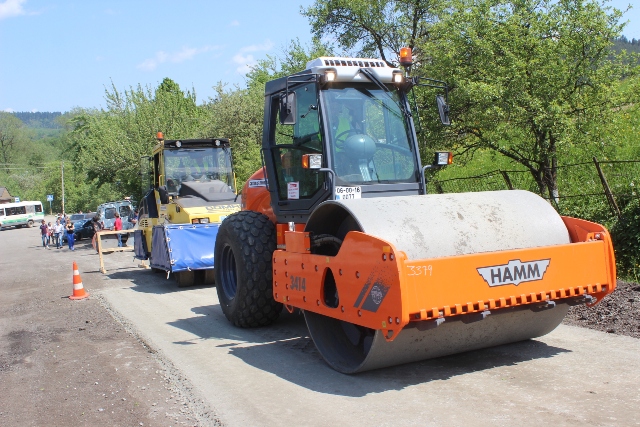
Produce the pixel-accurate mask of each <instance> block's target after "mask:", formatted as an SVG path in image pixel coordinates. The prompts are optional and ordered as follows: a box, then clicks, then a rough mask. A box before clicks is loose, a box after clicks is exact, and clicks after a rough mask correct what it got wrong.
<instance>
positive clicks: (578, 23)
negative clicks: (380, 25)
mask: <svg viewBox="0 0 640 427" xmlns="http://www.w3.org/2000/svg"><path fill="white" fill-rule="evenodd" d="M605 4H606V2H605ZM447 12H448V14H446V15H443V16H442V19H441V20H440V21H439V22H438V23H437V24H435V25H434V26H433V27H432V35H431V37H430V38H429V39H427V40H424V42H423V43H422V51H423V52H434V54H433V55H431V56H429V57H424V58H421V62H420V69H419V73H420V74H425V75H431V76H435V77H438V78H440V79H442V80H446V81H448V82H449V84H450V85H451V95H452V98H451V107H452V119H453V122H454V124H453V126H452V127H451V129H450V132H449V133H448V136H449V137H450V139H449V140H450V142H451V144H452V145H453V146H455V147H458V148H459V149H460V151H461V152H470V153H472V152H473V151H475V150H478V149H490V150H494V151H496V152H498V153H500V154H501V155H503V156H506V157H508V158H509V159H511V160H513V161H514V162H517V163H519V164H521V165H523V166H525V167H526V168H527V169H528V170H529V171H530V173H531V175H532V176H533V178H534V180H535V182H536V183H537V185H538V187H539V191H540V193H541V194H548V195H549V197H554V195H555V194H557V193H556V192H557V187H556V173H557V159H558V156H559V154H560V152H561V151H562V150H566V149H568V148H570V147H571V146H573V145H585V144H590V143H596V142H599V139H600V137H601V136H602V135H599V134H598V131H597V130H598V128H599V126H600V127H601V125H603V124H604V123H607V122H608V121H609V120H611V117H612V115H615V114H619V111H620V108H621V107H623V106H624V105H626V104H629V103H630V102H632V101H634V100H633V99H628V98H624V97H621V96H620V94H621V93H623V92H622V91H620V90H619V87H620V84H621V82H622V81H623V79H624V78H625V77H629V76H633V75H636V74H637V71H638V70H637V67H635V66H631V65H630V64H632V63H635V62H636V61H635V60H634V58H632V57H630V56H629V55H627V54H626V53H624V52H623V53H620V54H615V53H613V52H612V49H611V47H612V41H613V40H614V39H615V38H617V37H619V35H620V33H621V30H622V28H623V25H622V24H619V23H618V22H619V20H620V18H621V16H622V14H621V12H620V11H618V10H615V9H613V10H612V9H607V8H605V7H603V5H602V4H601V3H599V2H597V1H594V0H517V1H504V0H456V1H454V2H452V6H451V8H450V9H449V10H448V11H447ZM627 93H633V92H632V91H630V92H627Z"/></svg>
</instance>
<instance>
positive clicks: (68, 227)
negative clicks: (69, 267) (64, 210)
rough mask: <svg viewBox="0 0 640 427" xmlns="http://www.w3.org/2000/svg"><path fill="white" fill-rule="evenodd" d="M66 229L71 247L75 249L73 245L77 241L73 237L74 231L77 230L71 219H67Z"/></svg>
mask: <svg viewBox="0 0 640 427" xmlns="http://www.w3.org/2000/svg"><path fill="white" fill-rule="evenodd" d="M65 230H66V231H67V242H69V249H71V250H72V251H75V250H76V249H75V247H74V246H73V245H74V243H75V241H74V238H73V233H74V231H75V227H74V226H73V223H72V222H71V221H70V220H67V225H66V226H65Z"/></svg>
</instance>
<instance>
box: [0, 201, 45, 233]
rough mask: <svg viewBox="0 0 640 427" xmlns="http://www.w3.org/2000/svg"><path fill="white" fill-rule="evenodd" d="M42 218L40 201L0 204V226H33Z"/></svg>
mask: <svg viewBox="0 0 640 427" xmlns="http://www.w3.org/2000/svg"><path fill="white" fill-rule="evenodd" d="M43 219H44V210H43V209H42V203H41V202H18V203H2V204H0V228H5V227H16V228H21V227H22V226H23V225H24V226H26V227H33V224H34V223H36V222H40V221H41V220H43Z"/></svg>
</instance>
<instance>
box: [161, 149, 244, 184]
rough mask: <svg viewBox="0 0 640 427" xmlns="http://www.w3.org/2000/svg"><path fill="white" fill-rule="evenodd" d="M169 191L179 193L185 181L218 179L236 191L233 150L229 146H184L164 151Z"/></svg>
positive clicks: (211, 180)
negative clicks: (232, 158)
mask: <svg viewBox="0 0 640 427" xmlns="http://www.w3.org/2000/svg"><path fill="white" fill-rule="evenodd" d="M164 171H165V175H166V183H167V191H168V192H169V193H170V194H178V192H179V190H180V186H181V185H182V183H183V182H188V181H195V182H213V181H217V182H218V183H220V184H221V185H222V183H224V184H225V185H224V187H225V188H228V190H229V192H235V189H234V180H233V171H232V169H231V151H230V150H229V149H228V148H213V147H204V148H183V149H175V150H166V151H165V152H164Z"/></svg>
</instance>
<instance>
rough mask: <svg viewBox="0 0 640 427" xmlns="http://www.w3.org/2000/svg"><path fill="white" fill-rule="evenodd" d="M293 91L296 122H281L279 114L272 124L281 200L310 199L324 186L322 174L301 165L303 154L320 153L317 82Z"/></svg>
mask: <svg viewBox="0 0 640 427" xmlns="http://www.w3.org/2000/svg"><path fill="white" fill-rule="evenodd" d="M293 92H295V94H296V111H295V112H294V114H295V117H296V123H295V124H294V125H282V124H280V118H279V117H278V118H277V120H276V125H275V135H274V142H275V147H274V149H273V155H274V156H277V157H276V159H274V163H275V165H276V174H277V181H278V195H279V198H280V199H281V200H283V199H294V200H295V199H309V198H311V197H313V196H314V194H316V193H317V192H318V191H319V190H320V189H321V188H322V187H323V185H324V175H323V174H319V173H318V172H317V171H313V170H309V169H304V168H303V167H302V156H303V155H304V154H314V153H319V154H322V152H323V149H322V141H321V138H320V122H319V115H318V96H317V92H316V85H315V83H310V84H306V85H302V86H299V87H297V88H296V89H294V90H293ZM274 103H276V101H274ZM276 105H277V104H276ZM279 114H280V112H279V111H278V115H279Z"/></svg>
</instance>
